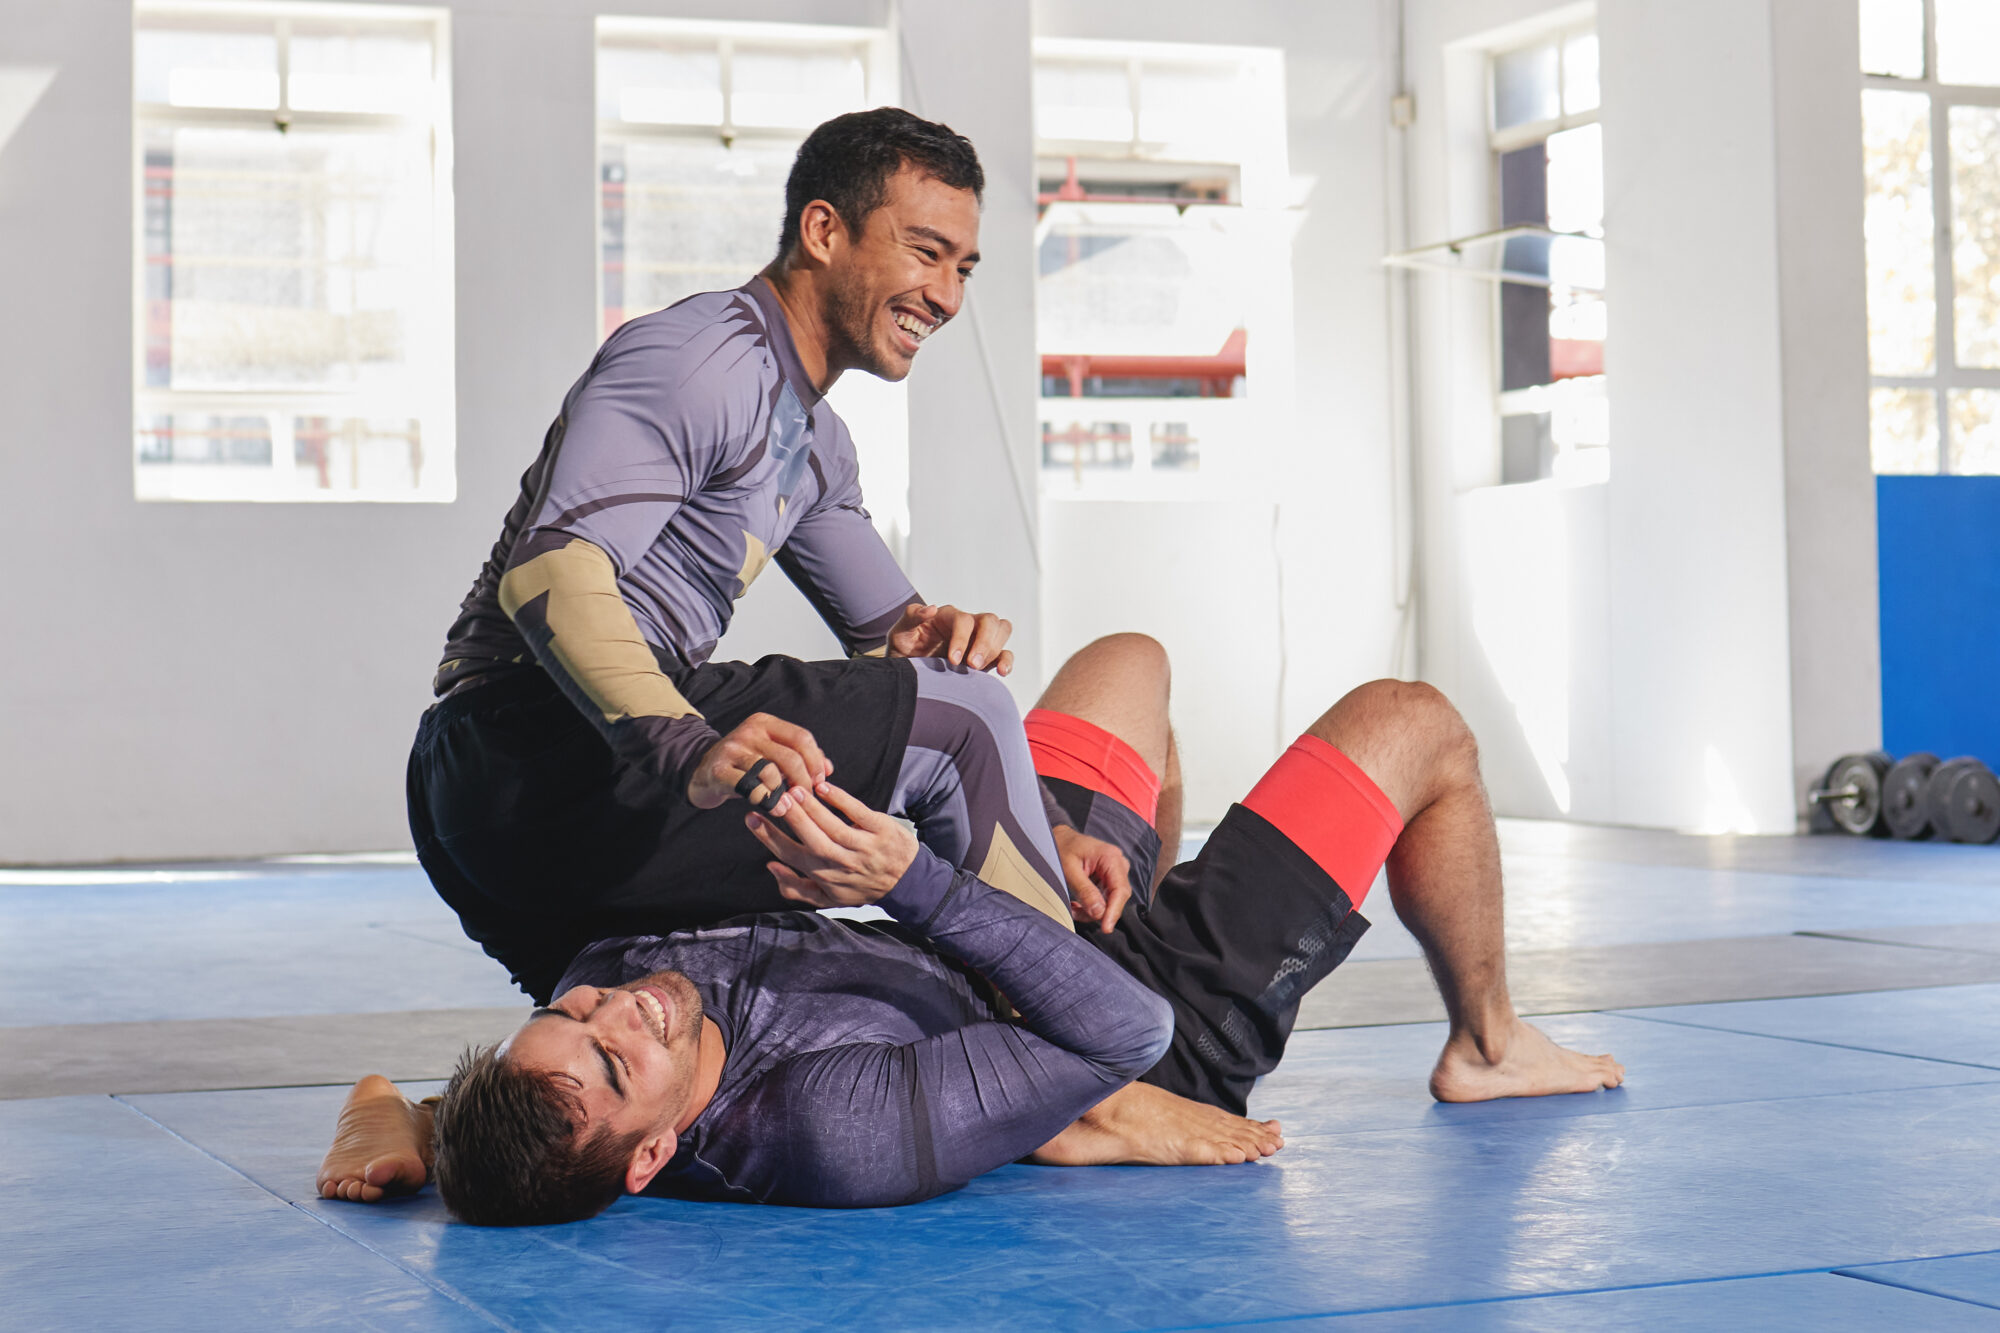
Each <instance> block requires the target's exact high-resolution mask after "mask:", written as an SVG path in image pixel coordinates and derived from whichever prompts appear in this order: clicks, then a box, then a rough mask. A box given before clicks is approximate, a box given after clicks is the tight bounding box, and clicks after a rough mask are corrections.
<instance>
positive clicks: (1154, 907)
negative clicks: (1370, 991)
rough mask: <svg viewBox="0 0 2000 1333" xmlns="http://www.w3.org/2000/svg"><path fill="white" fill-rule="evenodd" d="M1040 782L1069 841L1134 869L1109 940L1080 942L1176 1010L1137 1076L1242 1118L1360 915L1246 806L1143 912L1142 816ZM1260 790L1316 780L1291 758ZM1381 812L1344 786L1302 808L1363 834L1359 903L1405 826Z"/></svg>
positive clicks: (1154, 850)
mask: <svg viewBox="0 0 2000 1333" xmlns="http://www.w3.org/2000/svg"><path fill="white" fill-rule="evenodd" d="M1040 759H1041V755H1040V754H1038V755H1037V760H1038V762H1039V761H1040ZM1350 767H1351V766H1350ZM1071 771H1074V769H1073V768H1072V770H1071ZM1354 773H1355V774H1358V773H1359V770H1354ZM1042 781H1043V783H1044V784H1045V785H1047V786H1048V788H1049V789H1050V791H1051V792H1052V793H1054V795H1055V797H1056V801H1057V804H1059V805H1061V806H1062V807H1063V810H1064V812H1065V813H1067V814H1068V815H1069V816H1070V818H1071V819H1072V821H1073V822H1074V825H1075V827H1076V828H1077V830H1078V831H1079V832H1082V833H1086V834H1088V835H1090V836H1091V837H1095V838H1101V839H1103V840H1104V841H1106V842H1110V843H1112V844H1114V845H1116V846H1117V847H1118V848H1119V849H1120V850H1122V851H1123V852H1124V853H1125V855H1126V858H1127V859H1128V860H1129V861H1130V862H1131V863H1132V881H1133V901H1132V906H1130V907H1128V908H1127V909H1126V911H1125V914H1124V915H1123V916H1121V917H1120V918H1119V920H1118V924H1117V926H1116V927H1115V928H1114V929H1113V930H1112V932H1111V933H1110V934H1109V935H1106V934H1104V933H1102V932H1101V931H1099V930H1097V929H1096V928H1094V927H1091V926H1083V927H1080V929H1079V931H1078V933H1079V934H1081V935H1082V936H1083V938H1085V939H1087V940H1089V941H1090V942H1091V943H1093V944H1095V945H1096V946H1097V947H1098V948H1100V949H1102V950H1103V951H1104V952H1105V953H1106V954H1107V955H1109V956H1110V957H1111V958H1112V959H1114V960H1116V961H1117V963H1118V964H1119V966H1121V967H1123V968H1124V969H1125V970H1126V971H1127V972H1129V973H1131V974H1132V975H1133V976H1134V977H1136V978H1138V979H1139V980H1140V981H1141V982H1143V983H1145V985H1146V986H1147V988H1148V989H1150V990H1152V991H1153V992H1154V993H1155V994H1157V995H1159V996H1161V997H1162V998H1163V999H1165V1000H1166V1001H1167V1003H1168V1004H1169V1005H1171V1006H1172V1008H1173V1011H1174V1037H1173V1043H1172V1045H1170V1046H1169V1047H1168V1048H1167V1053H1166V1055H1164V1056H1163V1057H1161V1059H1160V1062H1159V1063H1158V1064H1156V1065H1155V1066H1153V1068H1152V1069H1151V1070H1150V1071H1149V1072H1147V1073H1146V1074H1145V1075H1144V1076H1143V1077H1142V1080H1141V1081H1142V1082H1146V1083H1152V1084H1155V1085H1156V1086H1158V1087H1162V1088H1165V1089H1166V1090H1167V1091H1169V1092H1175V1093H1179V1094H1180V1095H1181V1096H1183V1097H1189V1098H1192V1099H1194V1100H1195V1101H1199V1102H1206V1103H1208V1104H1209V1105H1211V1106H1219V1107H1222V1108H1223V1109H1224V1110H1228V1111H1232V1112H1234V1113H1236V1114H1237V1115H1242V1114H1243V1113H1244V1110H1245V1107H1246V1105H1247V1103H1248V1100H1249V1096H1250V1090H1251V1089H1252V1088H1253V1087H1254V1086H1255V1085H1256V1082H1257V1080H1258V1079H1259V1078H1261V1077H1262V1076H1263V1075H1265V1074H1268V1073H1269V1072H1270V1071H1271V1070H1272V1069H1274V1068H1276V1067H1277V1064H1278V1061H1279V1059H1280V1058H1281V1057H1282V1056H1283V1055H1284V1051H1285V1043H1286V1041H1287V1040H1289V1039H1290V1037H1291V1033H1292V1024H1293V1023H1294V1022H1295V1021H1296V1020H1297V1018H1298V1012H1299V1002H1300V1001H1301V1000H1302V999H1304V998H1305V994H1306V992H1307V991H1309V990H1311V989H1312V988H1313V987H1314V986H1315V985H1317V984H1319V983H1320V982H1321V981H1323V980H1325V978H1326V977H1327V975H1328V974H1329V973H1331V972H1332V971H1333V969H1334V968H1336V967H1338V966H1339V965H1340V964H1341V963H1342V962H1343V961H1344V960H1345V959H1346V958H1347V955H1348V954H1349V953H1351V952H1352V951H1353V949H1354V945H1355V943H1356V942H1357V941H1358V940H1360V938H1361V935H1362V933H1363V932H1364V931H1366V930H1367V929H1368V921H1367V918H1365V917H1363V916H1362V915H1361V913H1359V912H1358V911H1356V910H1355V908H1354V902H1353V900H1352V899H1351V898H1350V897H1349V895H1348V893H1347V891H1346V890H1345V889H1343V888H1342V887H1341V885H1340V884H1338V883H1336V882H1335V880H1334V878H1333V876H1332V875H1331V874H1329V873H1328V871H1327V870H1326V869H1325V868H1324V867H1323V866H1322V865H1321V864H1320V862H1319V861H1318V860H1316V859H1315V858H1314V857H1313V856H1312V855H1310V854H1308V853H1307V852H1306V851H1304V850H1302V849H1301V848H1300V847H1299V845H1298V844H1297V843H1295V842H1294V841H1293V840H1292V839H1291V838H1290V837H1287V836H1286V834H1285V833H1283V832H1282V831H1280V830H1279V828H1278V827H1277V826H1276V825H1274V824H1273V823H1271V821H1270V820H1269V819H1267V818H1265V817H1264V816H1263V815H1261V814H1259V813H1257V811H1255V810H1253V809H1251V808H1249V806H1247V805H1232V806H1231V807H1230V808H1229V812H1228V814H1226V815H1224V816H1223V819H1222V822H1221V823H1220V824H1218V825H1216V827H1215V831H1214V832H1213V833H1211V834H1210V835H1209V837H1208V841H1207V842H1206V843H1204V844H1203V846H1202V849H1201V852H1200V853H1199V855H1197V856H1196V857H1195V859H1194V860H1192V861H1189V862H1185V863H1183V864H1180V865H1177V866H1175V867H1174V868H1173V869H1172V870H1170V871H1168V872H1167V876H1166V878H1165V879H1164V880H1162V881H1161V883H1160V889H1159V892H1158V894H1157V895H1155V896H1154V898H1153V900H1152V901H1151V902H1150V903H1148V902H1146V899H1145V896H1144V895H1143V893H1142V889H1143V888H1144V887H1145V886H1146V885H1150V884H1151V882H1152V875H1153V867H1154V866H1155V865H1156V864H1157V863H1158V856H1159V853H1160V840H1159V836H1158V834H1156V833H1155V832H1154V830H1153V828H1152V826H1151V825H1150V824H1149V823H1148V822H1147V821H1146V819H1145V817H1144V816H1142V815H1141V814H1139V813H1138V812H1137V811H1136V810H1133V809H1131V808H1130V807H1128V806H1126V805H1124V804H1122V803H1121V802H1120V801H1119V800H1118V799H1117V798H1115V797H1113V796H1111V795H1109V794H1107V793H1106V792H1102V791H1093V790H1091V789H1090V788H1089V787H1087V786H1083V785H1080V784H1078V783H1076V782H1072V781H1067V780H1063V779H1060V778H1052V777H1047V776H1044V777H1043V779H1042ZM1362 781H1364V782H1365V781H1366V779H1365V777H1364V778H1362ZM1266 782H1267V783H1271V782H1276V783H1282V784H1288V785H1291V786H1293V787H1296V786H1298V785H1300V784H1301V783H1309V784H1314V785H1317V782H1316V778H1315V776H1314V774H1313V773H1312V771H1311V770H1309V769H1302V767H1301V766H1300V765H1299V764H1298V763H1297V762H1296V761H1295V760H1294V759H1293V756H1291V755H1290V754H1288V755H1287V756H1286V758H1285V759H1284V760H1281V761H1280V764H1279V765H1278V766H1277V767H1274V768H1273V770H1272V772H1271V774H1269V775H1267V778H1266ZM1107 785H1109V784H1107ZM1263 790H1265V788H1264V785H1263V784H1260V791H1263ZM1370 791H1371V792H1372V785H1371V787H1370ZM1257 795H1258V794H1257V793H1253V794H1252V796H1251V797H1249V798H1246V799H1251V800H1255V799H1257ZM1374 795H1375V796H1377V797H1379V793H1375V794H1374ZM1385 805H1386V798H1381V799H1380V800H1375V799H1370V798H1369V797H1368V796H1366V795H1363V794H1361V793H1357V792H1352V791H1338V792H1335V791H1328V792H1326V793H1325V799H1324V801H1323V802H1314V803H1312V806H1313V808H1314V810H1315V812H1316V813H1319V814H1321V815H1323V816H1324V817H1326V818H1329V819H1331V820H1334V821H1348V820H1351V821H1352V822H1353V823H1355V824H1357V825H1373V827H1364V828H1357V830H1356V833H1357V837H1355V838H1354V839H1352V840H1350V845H1351V846H1354V847H1355V848H1356V849H1357V852H1356V854H1355V855H1354V856H1353V857H1351V858H1350V859H1349V860H1348V861H1347V864H1350V865H1351V866H1352V867H1353V868H1352V869H1351V870H1350V871H1347V872H1346V873H1347V874H1348V875H1349V877H1350V878H1354V879H1356V880H1357V883H1356V884H1355V885H1354V889H1355V893H1354V897H1356V898H1358V897H1361V896H1363V895H1365V894H1366V893H1367V891H1368V887H1369V883H1370V882H1372V880H1373V878H1374V874H1375V869H1376V868H1379V866H1380V864H1381V861H1380V855H1384V854H1386V850H1387V845H1388V843H1389V842H1393V839H1394V836H1395V833H1397V832H1400V829H1401V823H1400V821H1399V820H1395V819H1394V809H1393V807H1388V808H1387V809H1386V810H1385V809H1384V808H1383V807H1384V806H1385ZM1391 824H1393V827H1391ZM1385 839H1386V841H1385ZM1364 875H1365V876H1366V879H1362V878H1361V877H1362V876H1364Z"/></svg>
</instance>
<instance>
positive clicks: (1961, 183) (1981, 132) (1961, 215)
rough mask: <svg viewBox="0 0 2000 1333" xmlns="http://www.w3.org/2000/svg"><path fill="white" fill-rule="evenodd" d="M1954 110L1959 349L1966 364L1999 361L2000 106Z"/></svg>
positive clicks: (1953, 231) (1954, 318)
mask: <svg viewBox="0 0 2000 1333" xmlns="http://www.w3.org/2000/svg"><path fill="white" fill-rule="evenodd" d="M1950 114H1951V271H1952V284H1953V292H1952V298H1953V303H1952V324H1953V330H1954V334H1955V338H1954V341H1955V344H1956V354H1957V357H1958V364H1959V365H1961V366H2000V107H1990V106H1955V107H1952V108H1951V112H1950Z"/></svg>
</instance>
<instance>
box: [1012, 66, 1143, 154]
mask: <svg viewBox="0 0 2000 1333" xmlns="http://www.w3.org/2000/svg"><path fill="white" fill-rule="evenodd" d="M1132 130H1133V126H1132V88H1131V83H1130V80H1129V79H1128V77H1127V75H1126V72H1125V66H1124V65H1123V64H1122V63H1121V64H1085V63H1082V62H1078V61H1053V60H1050V61H1037V62H1036V63H1035V135H1036V137H1037V138H1041V139H1090V140H1099V141H1103V142H1109V143H1130V142H1131V140H1132Z"/></svg>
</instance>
